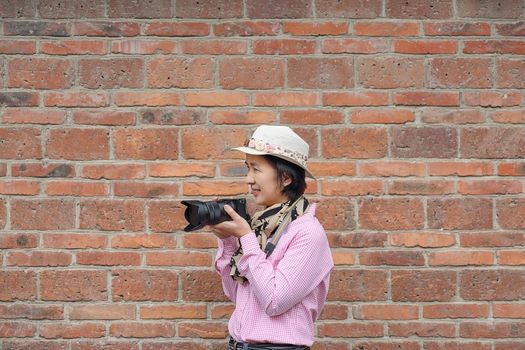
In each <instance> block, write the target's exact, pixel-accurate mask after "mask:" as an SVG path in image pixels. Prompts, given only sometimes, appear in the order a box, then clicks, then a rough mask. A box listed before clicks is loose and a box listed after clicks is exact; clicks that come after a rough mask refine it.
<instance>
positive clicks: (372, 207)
mask: <svg viewBox="0 0 525 350" xmlns="http://www.w3.org/2000/svg"><path fill="white" fill-rule="evenodd" d="M524 8H525V3H524V1H522V0H500V1H474V0H470V1H467V0H442V1H430V0H427V1H412V0H407V1H405V0H403V1H399V0H369V1H361V0H345V1H331V0H286V1H278V0H272V1H264V2H263V1H255V0H230V1H211V0H199V1H189V0H173V1H172V0H151V1H125V0H89V1H87V0H80V1H68V0H66V1H45V0H42V1H38V0H33V1H31V0H27V1H16V0H0V16H1V17H2V20H1V26H0V35H1V37H0V106H1V107H0V230H1V231H0V248H1V251H0V262H1V264H2V270H1V271H0V319H1V320H0V349H1V350H21V349H31V350H34V349H37V350H40V349H46V350H48V349H49V350H55V349H60V350H62V349H64V350H76V349H79V350H88V349H117V350H125V349H133V350H135V349H136V350H161V349H162V350H172V349H192V350H193V349H197V350H204V349H209V350H212V349H213V350H217V349H224V348H225V347H224V345H225V340H224V339H225V337H226V334H227V328H226V326H227V319H228V316H229V314H230V313H231V311H232V305H231V304H230V303H228V302H227V300H226V298H225V297H224V295H223V293H222V289H221V286H220V282H219V279H218V278H217V276H216V275H215V273H214V272H213V270H212V260H213V257H214V254H215V249H216V242H215V238H214V236H213V235H212V234H210V233H206V232H200V233H190V234H184V232H183V231H181V229H182V227H183V226H184V225H185V222H184V220H183V216H182V208H181V204H180V200H181V199H183V198H201V199H210V198H212V197H213V196H216V195H217V196H235V195H243V194H244V193H245V191H246V185H245V184H244V182H243V175H244V166H243V164H242V163H243V160H242V155H241V154H236V153H234V152H231V151H229V148H230V147H232V146H235V145H239V144H242V143H243V142H244V141H245V140H246V138H247V137H248V136H249V135H250V134H251V132H252V131H253V130H254V128H255V127H256V126H257V125H258V124H261V123H280V124H286V125H290V126H292V127H293V128H294V129H295V130H296V131H297V132H298V133H299V134H301V135H302V136H303V137H304V138H305V139H306V140H307V141H308V142H309V143H310V144H311V156H312V161H311V169H312V171H313V172H314V173H315V174H316V176H317V180H316V181H310V182H309V183H308V195H309V197H310V198H311V199H312V200H315V201H318V202H319V209H318V214H319V218H320V220H321V221H322V223H323V224H324V226H325V228H326V230H327V234H328V236H329V240H330V243H331V246H332V248H333V256H334V260H335V262H336V265H337V266H336V268H335V270H334V272H333V274H332V284H331V289H330V293H329V297H328V302H327V304H326V308H325V310H324V312H323V314H322V317H321V320H319V321H318V323H317V328H316V344H315V346H314V349H317V350H329V349H330V350H357V349H363V350H364V349H367V350H372V349H377V350H394V349H396V350H416V349H421V350H445V349H447V350H448V349H452V350H454V349H461V350H474V349H475V350H523V349H525V347H524V343H525V322H524V318H525V269H524V267H525V266H524V265H525V250H524V246H525V234H524V231H525V196H524V185H525V181H524V177H523V176H524V175H525V161H524V160H523V159H524V157H525V127H524V124H525V107H523V106H524V104H525V94H524V90H523V89H524V88H525V60H524V59H523V57H524V56H523V55H524V54H525V40H524V39H523V36H524V35H525V22H524V18H525V14H524ZM103 345H108V346H107V347H104V346H103Z"/></svg>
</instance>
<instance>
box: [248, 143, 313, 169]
mask: <svg viewBox="0 0 525 350" xmlns="http://www.w3.org/2000/svg"><path fill="white" fill-rule="evenodd" d="M248 147H250V148H253V149H255V150H257V151H264V152H267V153H268V154H272V155H281V156H285V157H288V158H292V159H293V160H295V161H296V162H298V163H300V164H301V165H303V166H306V161H307V160H308V156H307V155H305V154H302V153H299V152H296V151H292V150H289V149H286V148H283V147H281V146H279V145H272V144H271V143H269V142H266V141H263V140H256V139H254V138H253V137H252V138H251V139H250V142H248Z"/></svg>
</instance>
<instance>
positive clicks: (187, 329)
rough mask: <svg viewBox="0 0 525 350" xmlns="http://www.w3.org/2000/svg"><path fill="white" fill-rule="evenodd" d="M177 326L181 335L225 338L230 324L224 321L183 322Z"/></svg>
mask: <svg viewBox="0 0 525 350" xmlns="http://www.w3.org/2000/svg"><path fill="white" fill-rule="evenodd" d="M177 326H178V327H177V328H178V331H179V336H181V337H198V338H204V339H210V338H211V339H223V338H225V337H226V336H227V335H228V325H227V324H226V323H224V322H221V323H218V322H202V321H201V322H198V323H197V322H192V323H189V322H183V323H179V324H178V325H177Z"/></svg>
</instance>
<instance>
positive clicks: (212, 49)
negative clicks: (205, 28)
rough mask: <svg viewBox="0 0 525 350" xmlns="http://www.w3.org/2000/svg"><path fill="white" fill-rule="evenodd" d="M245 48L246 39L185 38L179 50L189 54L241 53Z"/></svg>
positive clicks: (244, 51) (243, 52)
mask: <svg viewBox="0 0 525 350" xmlns="http://www.w3.org/2000/svg"><path fill="white" fill-rule="evenodd" d="M246 50H247V43H246V41H240V40H224V39H221V40H185V41H183V42H181V51H182V53H184V54H189V55H242V54H245V53H246Z"/></svg>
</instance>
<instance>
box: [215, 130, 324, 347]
mask: <svg viewBox="0 0 525 350" xmlns="http://www.w3.org/2000/svg"><path fill="white" fill-rule="evenodd" d="M234 149H235V150H238V151H241V152H244V153H246V166H247V167H248V174H247V176H246V182H247V183H248V185H249V187H250V189H251V193H252V195H253V196H254V197H255V202H256V204H258V205H260V206H263V207H264V208H265V209H264V210H262V211H260V212H257V213H255V215H254V217H253V218H252V219H251V222H250V223H248V222H247V221H246V220H244V219H243V218H242V217H241V216H239V215H238V214H237V213H236V212H235V211H234V210H233V209H232V208H231V207H230V206H225V211H226V212H227V213H228V214H229V215H230V217H231V218H232V221H226V222H222V223H220V224H217V225H210V226H208V228H209V229H211V230H212V231H213V232H214V233H215V235H216V236H217V237H218V238H219V240H218V241H219V249H218V251H217V257H216V260H215V268H216V270H217V272H218V273H219V275H220V276H221V279H222V285H223V288H224V292H225V294H226V295H227V296H228V298H230V299H231V300H232V301H233V302H234V303H235V311H234V312H233V314H232V317H231V318H230V321H229V323H228V330H229V332H230V342H229V349H261V348H263V347H264V348H267V349H271V348H272V347H274V348H278V349H281V350H285V349H309V347H310V346H311V345H312V343H313V337H314V322H315V320H316V319H317V317H318V316H319V314H320V313H321V310H322V308H323V306H324V303H325V300H326V295H327V293H328V284H329V274H330V271H331V270H332V268H333V266H334V265H333V261H332V256H331V253H330V248H329V245H328V240H327V238H326V234H325V231H324V229H323V227H322V226H321V224H320V223H319V221H318V220H317V219H316V217H315V209H316V204H314V203H313V204H310V203H309V202H308V200H307V199H306V198H305V197H304V196H303V194H304V191H305V188H306V182H305V175H308V176H309V177H312V178H313V176H312V174H311V173H310V171H309V170H308V169H307V168H306V161H307V158H308V149H309V147H308V144H307V143H306V142H305V141H304V140H303V139H301V138H300V137H299V136H298V135H297V134H296V133H294V132H293V131H292V129H290V128H288V127H285V126H269V125H262V126H260V127H258V128H257V130H256V131H255V132H254V134H253V136H252V138H251V139H250V142H249V144H248V145H247V147H238V148H234Z"/></svg>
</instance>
